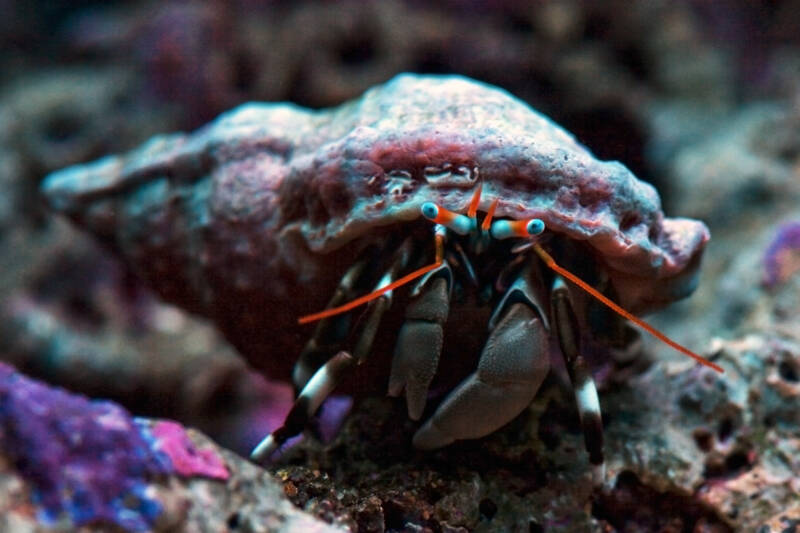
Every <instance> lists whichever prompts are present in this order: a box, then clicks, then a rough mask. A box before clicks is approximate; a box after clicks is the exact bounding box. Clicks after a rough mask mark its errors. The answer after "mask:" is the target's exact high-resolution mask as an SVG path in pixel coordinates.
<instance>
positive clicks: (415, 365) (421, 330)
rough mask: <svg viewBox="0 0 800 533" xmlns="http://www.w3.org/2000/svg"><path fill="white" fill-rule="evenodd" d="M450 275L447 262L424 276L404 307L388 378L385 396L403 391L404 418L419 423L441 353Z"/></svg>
mask: <svg viewBox="0 0 800 533" xmlns="http://www.w3.org/2000/svg"><path fill="white" fill-rule="evenodd" d="M452 283H453V273H452V272H451V271H450V267H449V265H448V264H447V261H444V262H443V263H442V265H441V266H440V267H439V268H438V269H436V270H434V271H432V272H430V273H428V274H427V276H426V277H425V278H423V280H422V281H421V282H420V284H419V286H418V287H417V288H416V290H415V293H416V294H414V295H413V296H414V299H413V300H412V301H411V302H410V303H409V304H408V306H407V307H406V321H405V323H404V324H403V327H402V328H401V329H400V334H399V337H398V339H397V348H396V350H395V354H394V358H393V359H392V371H391V374H390V376H389V395H390V396H399V395H400V393H401V392H402V390H403V388H405V391H406V404H407V405H408V416H409V418H411V419H412V420H419V418H420V416H422V411H423V410H424V409H425V402H426V400H427V396H428V387H429V386H430V384H431V381H432V380H433V377H434V375H435V374H436V368H437V367H438V365H439V355H440V354H441V352H442V344H443V342H444V332H443V330H442V327H443V326H444V323H445V322H447V315H448V312H449V309H450V287H451V286H452Z"/></svg>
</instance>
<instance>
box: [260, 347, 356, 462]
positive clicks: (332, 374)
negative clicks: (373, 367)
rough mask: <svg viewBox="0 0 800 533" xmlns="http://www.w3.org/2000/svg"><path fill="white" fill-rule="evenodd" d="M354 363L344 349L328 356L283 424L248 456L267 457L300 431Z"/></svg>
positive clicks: (304, 388)
mask: <svg viewBox="0 0 800 533" xmlns="http://www.w3.org/2000/svg"><path fill="white" fill-rule="evenodd" d="M354 364H355V358H354V357H353V356H352V355H350V354H349V353H347V352H344V351H342V352H339V353H337V354H336V355H334V356H333V357H331V358H330V359H328V361H327V362H326V363H325V364H324V365H322V366H321V367H320V368H319V369H318V370H317V371H316V372H314V375H313V376H312V377H311V379H309V380H308V383H306V385H305V387H303V390H302V391H301V392H300V395H299V396H298V397H297V399H296V400H295V402H294V404H293V405H292V408H291V410H290V411H289V414H288V415H286V420H284V422H283V425H282V426H281V427H280V428H278V429H277V430H275V431H273V432H272V433H271V434H269V435H268V436H267V437H266V438H265V439H264V440H262V441H261V442H260V443H259V444H258V446H256V447H255V448H254V449H253V451H252V453H251V454H250V459H252V460H253V461H256V462H262V461H266V460H267V459H269V456H270V455H272V453H273V452H274V451H275V450H277V449H278V448H280V447H281V445H282V444H283V443H284V442H286V441H287V440H289V439H290V438H292V437H294V436H295V435H297V434H299V433H301V432H302V431H303V430H304V429H305V428H306V425H307V424H308V421H309V420H310V419H311V417H313V416H314V413H316V412H317V409H319V407H320V405H322V402H324V401H325V398H327V397H328V395H330V393H331V392H333V389H334V388H336V384H337V383H338V382H339V381H340V380H341V378H342V376H344V375H345V374H346V373H347V371H348V370H349V369H350V368H351V367H352V366H353V365H354Z"/></svg>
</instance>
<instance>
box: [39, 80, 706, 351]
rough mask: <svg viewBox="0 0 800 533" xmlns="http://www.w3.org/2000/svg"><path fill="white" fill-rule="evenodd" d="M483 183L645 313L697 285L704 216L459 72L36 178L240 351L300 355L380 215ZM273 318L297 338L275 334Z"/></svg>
mask: <svg viewBox="0 0 800 533" xmlns="http://www.w3.org/2000/svg"><path fill="white" fill-rule="evenodd" d="M478 181H480V182H482V183H483V197H482V205H481V208H482V209H483V210H485V209H486V208H487V207H488V205H489V203H490V202H491V201H492V200H493V199H494V198H496V197H497V198H499V199H500V203H499V206H498V209H497V216H506V217H513V218H524V217H531V216H535V217H539V218H541V219H543V220H544V222H545V223H546V225H547V227H548V229H549V230H551V231H553V232H556V233H558V234H562V235H564V236H566V237H569V238H571V239H577V240H583V241H586V242H587V243H588V244H589V245H591V246H592V247H593V248H594V249H595V250H596V251H597V254H596V255H597V256H598V257H599V258H600V259H599V260H600V261H602V262H603V263H604V264H605V268H606V270H607V271H608V272H609V274H610V276H611V278H612V280H613V282H614V283H615V286H616V289H617V292H618V293H619V297H620V299H621V300H622V303H623V305H627V306H628V307H630V308H631V310H633V311H634V312H641V311H646V310H649V309H651V308H654V307H657V306H659V305H663V304H664V303H667V302H669V301H672V300H674V299H677V298H679V297H682V296H685V295H687V294H688V293H689V292H691V290H693V288H694V283H695V275H694V274H695V272H696V269H697V267H698V264H699V259H700V255H701V254H702V250H703V247H704V245H705V243H706V241H707V240H708V237H709V235H708V230H707V228H706V227H705V225H703V224H702V223H701V222H698V221H695V220H689V219H670V218H665V217H664V215H663V213H662V212H661V205H660V200H659V197H658V194H657V193H656V191H655V190H654V189H653V187H652V186H650V185H649V184H647V183H645V182H642V181H640V180H638V179H637V178H636V177H635V176H634V175H633V174H632V173H631V172H630V171H629V170H628V169H627V168H626V167H625V166H623V165H622V164H620V163H618V162H602V161H598V160H596V159H595V158H594V157H593V156H592V154H591V153H590V152H589V151H588V150H587V149H586V148H584V147H583V146H581V145H580V144H579V143H577V142H576V141H575V139H574V138H573V137H572V136H571V135H570V134H569V133H567V132H566V131H564V130H563V129H562V128H560V127H559V126H557V125H556V124H554V123H553V122H552V121H550V120H549V119H548V118H546V117H544V116H543V115H541V114H539V113H537V112H536V111H534V110H532V109H531V108H530V107H529V106H527V105H526V104H525V103H523V102H521V101H519V100H517V99H515V98H513V97H512V96H510V95H509V94H508V93H506V92H505V91H503V90H500V89H497V88H493V87H490V86H488V85H485V84H482V83H478V82H474V81H471V80H468V79H466V78H462V77H458V76H444V77H440V76H415V75H401V76H398V77H396V78H394V79H393V80H391V81H389V82H388V83H386V84H385V85H382V86H379V87H376V88H374V89H372V90H370V91H368V92H367V93H365V94H364V96H363V97H362V98H360V99H358V100H355V101H352V102H349V103H346V104H344V105H342V106H340V107H338V108H334V109H329V110H322V111H312V110H307V109H303V108H300V107H297V106H295V105H292V104H263V103H251V104H246V105H243V106H240V107H238V108H236V109H234V110H233V111H230V112H229V113H226V114H224V115H222V116H221V117H219V118H218V119H217V120H215V121H214V122H212V123H211V124H209V125H208V126H206V127H204V128H202V129H200V130H198V131H196V132H194V133H192V134H188V135H183V134H176V135H166V136H160V137H156V138H154V139H152V140H150V141H149V142H148V143H146V144H145V145H143V146H142V147H140V148H138V149H136V150H134V151H132V152H130V153H128V154H126V155H122V156H112V157H107V158H104V159H102V160H99V161H97V162H94V163H90V164H86V165H80V166H76V167H72V168H68V169H65V170H63V171H60V172H57V173H54V174H52V175H50V176H49V177H48V178H47V179H46V181H45V182H44V185H43V191H44V194H45V196H46V197H47V199H48V201H49V203H50V205H51V206H52V207H53V208H55V209H56V210H58V211H61V212H63V213H66V214H67V215H69V216H70V217H71V218H72V219H73V220H75V221H76V222H77V223H79V224H80V225H82V226H84V227H86V228H88V229H89V230H90V231H92V232H94V233H95V234H96V235H98V236H99V237H100V238H101V239H103V240H105V241H106V242H107V243H109V244H110V245H111V246H113V247H114V248H116V249H117V250H118V251H119V252H120V253H121V254H122V255H123V256H124V257H125V258H126V260H127V261H128V262H129V263H130V264H131V265H132V266H133V267H134V269H135V270H137V271H138V272H139V273H140V274H141V275H142V276H143V277H144V278H145V279H147V280H148V281H149V282H150V283H151V284H152V285H153V286H154V287H155V288H156V289H157V290H159V292H160V293H161V294H162V295H163V296H165V297H166V298H167V299H168V300H170V301H173V302H176V303H178V304H180V305H183V306H185V307H187V308H189V309H191V310H194V311H197V312H200V313H202V314H205V315H207V316H210V317H211V318H213V319H215V320H216V321H217V322H218V323H219V324H220V325H221V326H222V328H223V330H225V331H226V333H227V334H228V336H229V338H231V340H233V341H234V342H235V343H237V344H238V345H239V346H240V349H241V348H243V346H242V344H244V345H245V346H244V349H245V350H256V351H258V350H266V351H273V350H276V349H277V350H280V349H287V350H288V349H290V348H289V347H290V346H291V349H292V350H294V351H296V349H297V346H296V344H297V339H298V338H300V337H302V336H303V335H301V334H300V333H299V332H296V331H295V329H293V328H294V326H293V323H294V319H295V318H296V316H297V314H300V313H304V312H308V311H312V310H317V309H319V308H320V306H324V304H325V301H326V300H327V298H328V297H329V296H330V294H331V292H332V290H333V287H334V286H335V283H336V279H337V278H338V276H340V275H341V274H342V272H343V270H344V269H345V268H346V266H347V265H348V264H349V263H350V262H352V260H353V258H354V256H355V254H356V253H357V251H358V250H359V249H361V248H363V246H364V243H365V242H366V241H369V240H370V239H374V237H371V235H373V234H375V229H376V228H377V227H379V226H387V225H391V224H397V223H401V222H403V221H409V220H412V219H416V218H418V217H419V216H420V214H419V208H420V206H421V204H422V203H423V202H425V201H435V202H437V203H440V204H441V205H443V206H445V207H447V208H449V209H452V210H456V211H462V212H463V211H465V210H466V206H467V205H468V203H469V200H470V198H471V197H472V193H473V191H474V187H475V185H476V184H477V182H478ZM272 327H279V328H286V330H285V331H284V333H285V334H284V335H282V336H281V337H287V338H288V337H292V336H295V337H297V338H294V339H292V340H290V341H286V342H283V341H280V340H276V339H272V338H264V337H268V335H266V334H265V333H264V331H265V330H266V329H271V328H272ZM259 335H260V337H261V338H259ZM246 339H250V340H249V341H248V340H246ZM290 355H291V356H293V355H294V353H292V354H287V357H289V356H290ZM251 359H252V358H251Z"/></svg>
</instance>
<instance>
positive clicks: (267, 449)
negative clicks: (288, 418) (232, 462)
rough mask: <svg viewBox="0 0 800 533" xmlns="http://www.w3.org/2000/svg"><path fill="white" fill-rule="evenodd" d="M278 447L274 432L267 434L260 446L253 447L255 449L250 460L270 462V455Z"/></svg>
mask: <svg viewBox="0 0 800 533" xmlns="http://www.w3.org/2000/svg"><path fill="white" fill-rule="evenodd" d="M277 449H278V442H277V441H276V440H275V438H274V437H273V436H272V434H270V435H267V437H266V438H265V439H264V440H262V441H261V442H259V443H258V446H256V447H255V448H253V451H252V452H251V453H250V460H251V461H253V462H255V463H265V462H268V461H269V457H270V456H271V455H272V454H273V452H274V451H275V450H277Z"/></svg>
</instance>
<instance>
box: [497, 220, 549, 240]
mask: <svg viewBox="0 0 800 533" xmlns="http://www.w3.org/2000/svg"><path fill="white" fill-rule="evenodd" d="M543 231H544V222H542V221H541V220H540V219H538V218H529V219H525V220H497V221H495V222H494V223H492V237H494V238H495V239H511V238H527V237H533V236H535V235H539V234H540V233H541V232H543Z"/></svg>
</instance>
